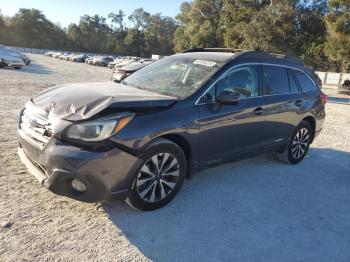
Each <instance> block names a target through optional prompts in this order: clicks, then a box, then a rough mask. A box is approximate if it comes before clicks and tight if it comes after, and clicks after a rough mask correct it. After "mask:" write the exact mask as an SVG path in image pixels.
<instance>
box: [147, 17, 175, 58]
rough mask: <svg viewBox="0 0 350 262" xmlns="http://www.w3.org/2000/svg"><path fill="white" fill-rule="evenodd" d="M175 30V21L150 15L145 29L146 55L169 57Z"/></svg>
mask: <svg viewBox="0 0 350 262" xmlns="http://www.w3.org/2000/svg"><path fill="white" fill-rule="evenodd" d="M175 30H176V23H175V20H174V19H173V18H171V17H163V16H161V14H155V15H151V16H149V18H148V24H147V27H146V29H145V33H144V34H145V39H144V40H145V45H146V46H145V53H146V55H152V54H160V55H170V54H171V53H172V51H173V48H174V45H173V36H174V32H175Z"/></svg>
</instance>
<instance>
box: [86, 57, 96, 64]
mask: <svg viewBox="0 0 350 262" xmlns="http://www.w3.org/2000/svg"><path fill="white" fill-rule="evenodd" d="M95 58H97V56H90V57H88V58H86V59H85V64H88V65H92V64H93V63H94V59H95Z"/></svg>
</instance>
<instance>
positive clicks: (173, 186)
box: [127, 139, 187, 210]
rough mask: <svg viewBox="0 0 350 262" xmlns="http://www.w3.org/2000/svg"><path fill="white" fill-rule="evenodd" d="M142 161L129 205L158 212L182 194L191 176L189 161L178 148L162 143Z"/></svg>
mask: <svg viewBox="0 0 350 262" xmlns="http://www.w3.org/2000/svg"><path fill="white" fill-rule="evenodd" d="M142 159H144V161H143V162H142V164H141V166H140V167H139V169H138V171H137V172H136V174H135V176H134V179H133V182H132V185H131V188H130V190H129V197H128V200H129V201H127V202H129V203H130V204H131V205H132V206H133V207H135V208H137V209H141V210H155V209H158V208H161V207H163V206H165V205H166V204H168V203H169V202H170V201H171V200H172V199H173V198H174V197H175V196H176V194H177V193H178V191H179V190H180V188H181V186H182V184H183V181H184V178H185V176H186V172H187V162H186V157H185V155H184V153H183V151H182V150H181V148H180V147H179V146H178V145H177V144H175V143H173V142H171V141H169V140H167V139H159V140H157V141H155V142H154V143H152V145H150V146H149V147H148V148H147V149H146V150H145V152H144V153H143V154H142Z"/></svg>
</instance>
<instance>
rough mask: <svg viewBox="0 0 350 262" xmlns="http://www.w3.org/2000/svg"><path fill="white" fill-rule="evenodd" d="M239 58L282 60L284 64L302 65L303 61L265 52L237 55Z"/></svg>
mask: <svg viewBox="0 0 350 262" xmlns="http://www.w3.org/2000/svg"><path fill="white" fill-rule="evenodd" d="M239 56H240V57H244V58H270V59H271V58H274V59H279V60H283V61H284V62H289V63H294V64H298V65H304V63H303V61H302V60H301V59H300V58H299V57H297V56H295V55H288V54H278V53H269V52H267V51H251V52H243V53H241V54H239Z"/></svg>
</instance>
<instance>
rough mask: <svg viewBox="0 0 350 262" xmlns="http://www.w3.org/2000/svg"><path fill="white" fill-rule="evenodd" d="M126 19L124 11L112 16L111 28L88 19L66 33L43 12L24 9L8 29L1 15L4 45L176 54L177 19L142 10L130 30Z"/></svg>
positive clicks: (99, 19)
mask: <svg viewBox="0 0 350 262" xmlns="http://www.w3.org/2000/svg"><path fill="white" fill-rule="evenodd" d="M124 17H125V13H124V12H123V11H122V10H119V11H118V12H117V13H113V12H112V13H110V14H109V15H108V18H109V21H110V24H108V23H107V19H106V18H104V17H102V16H98V15H94V16H89V15H84V16H82V17H81V18H80V21H79V23H78V24H70V25H69V26H68V28H67V29H65V30H64V29H62V28H60V27H59V26H57V25H55V24H53V23H51V22H50V21H49V20H47V19H46V17H45V15H44V14H43V13H42V12H41V11H39V10H36V9H20V10H19V12H18V13H17V14H15V15H14V16H13V17H10V18H9V19H8V25H6V23H5V21H4V19H3V17H2V16H1V14H0V43H2V44H7V45H12V46H21V47H33V48H45V49H61V50H70V51H84V52H92V53H117V54H125V55H135V56H149V55H151V54H153V53H156V54H160V55H168V54H171V53H172V51H173V48H174V47H173V35H174V32H175V30H176V22H175V20H174V19H173V18H171V17H164V16H161V14H155V15H151V14H149V13H147V12H146V11H144V10H143V9H142V8H139V9H136V10H135V11H134V12H133V13H132V14H131V15H130V16H129V20H130V21H131V22H132V24H133V27H126V26H125V22H124Z"/></svg>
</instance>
